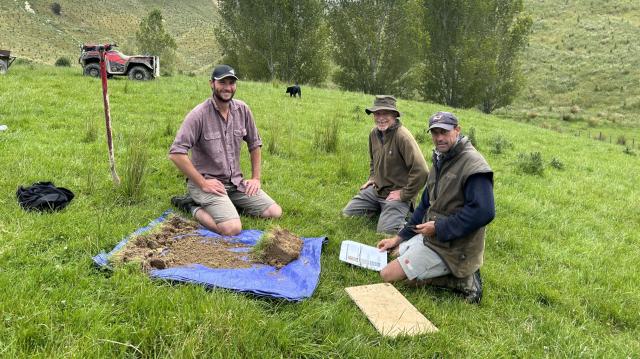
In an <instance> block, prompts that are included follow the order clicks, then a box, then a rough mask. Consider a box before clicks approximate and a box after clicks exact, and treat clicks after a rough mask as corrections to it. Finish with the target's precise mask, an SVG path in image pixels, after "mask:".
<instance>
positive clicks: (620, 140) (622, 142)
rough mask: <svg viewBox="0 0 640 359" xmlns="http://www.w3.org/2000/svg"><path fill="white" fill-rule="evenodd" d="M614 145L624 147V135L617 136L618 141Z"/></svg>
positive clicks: (625, 139) (625, 140)
mask: <svg viewBox="0 0 640 359" xmlns="http://www.w3.org/2000/svg"><path fill="white" fill-rule="evenodd" d="M616 143H617V144H619V145H623V146H624V145H626V144H627V138H626V137H625V136H624V135H620V136H618V140H617V141H616Z"/></svg>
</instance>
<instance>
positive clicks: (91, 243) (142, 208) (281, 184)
mask: <svg viewBox="0 0 640 359" xmlns="http://www.w3.org/2000/svg"><path fill="white" fill-rule="evenodd" d="M63 6H64V9H63V17H64V16H65V15H64V14H66V11H67V9H68V7H67V5H66V3H65V4H63ZM207 80H208V76H196V77H189V76H181V75H176V76H173V77H171V78H164V77H162V78H160V79H158V80H156V81H152V82H146V83H133V82H130V83H129V92H128V93H124V91H123V90H124V83H125V82H127V81H128V80H119V79H113V80H110V82H109V90H110V98H111V113H112V118H113V130H114V134H115V135H116V141H115V151H116V159H118V161H119V162H118V164H119V166H120V167H119V170H120V175H122V177H123V180H124V179H125V173H126V172H125V171H124V170H123V168H124V167H123V166H124V163H125V162H126V161H127V156H128V155H127V153H128V151H129V147H128V146H129V144H128V143H129V142H128V141H130V140H131V139H132V138H135V134H136V133H139V132H144V133H145V135H146V137H145V140H144V141H141V142H142V143H141V145H142V146H144V148H145V149H146V151H147V153H148V163H147V167H146V168H147V171H146V172H145V173H146V174H145V183H146V184H147V185H146V186H145V189H144V192H143V195H142V196H141V198H140V200H139V201H136V202H131V203H126V202H124V201H122V198H121V194H120V193H119V192H118V191H115V190H114V187H113V184H112V181H111V178H110V176H109V169H108V161H107V149H106V146H105V144H104V139H103V136H104V131H103V130H102V128H103V121H104V113H103V109H102V97H101V92H100V91H101V90H100V83H99V81H93V80H92V79H88V78H85V77H82V76H81V75H80V74H79V73H78V71H77V68H75V69H74V68H73V67H71V68H56V67H53V66H51V67H42V66H39V65H33V70H32V69H30V68H29V65H14V66H12V68H11V70H10V72H9V74H8V75H7V76H5V77H3V78H2V79H0V119H1V120H0V122H2V124H6V125H7V126H8V128H9V129H8V130H7V131H4V132H1V133H0V149H1V150H0V163H1V164H2V171H0V188H2V189H3V191H2V193H3V195H1V196H0V238H1V240H0V288H2V291H1V292H0V321H2V325H0V356H2V357H11V358H13V357H91V358H93V357H214V358H216V357H257V356H259V357H287V358H293V357H318V358H325V357H353V358H355V357H362V358H375V357H379V358H380V357H389V358H391V357H416V358H417V357H425V356H428V357H431V356H434V355H439V356H443V357H454V358H457V357H580V356H587V357H606V358H619V357H622V358H626V357H637V356H638V355H639V354H640V342H639V340H638V338H639V337H640V336H639V334H640V332H639V330H640V329H639V324H640V319H639V318H638V315H637V314H638V312H640V292H639V291H638V290H637V284H636V283H640V274H639V273H638V271H637V261H638V258H639V257H640V249H639V248H640V243H639V241H640V239H639V238H638V235H637V233H638V232H640V224H639V223H638V218H640V209H639V208H638V206H637V203H638V201H639V200H640V193H639V191H638V184H637V179H638V178H640V173H639V171H640V166H638V162H637V161H638V156H630V155H627V154H625V153H623V150H622V148H621V146H620V145H616V144H615V143H612V144H609V143H608V142H596V141H593V140H592V139H590V138H587V136H586V135H585V134H583V135H582V136H575V135H574V134H573V133H570V132H565V133H559V132H555V131H552V130H545V129H541V128H539V127H536V126H534V125H529V124H525V123H520V122H514V121H509V120H505V119H500V118H497V117H493V116H485V115H483V114H480V113H479V112H477V111H473V110H470V111H463V110H453V111H454V112H455V113H456V115H457V116H458V118H459V119H460V121H461V124H462V126H463V128H470V127H475V128H476V129H477V131H478V133H480V134H483V137H484V136H486V138H487V139H489V138H492V137H496V136H502V137H504V138H507V139H509V141H510V142H511V143H512V144H513V149H512V150H509V151H504V152H503V153H502V154H500V155H497V154H493V153H491V151H490V149H489V146H488V145H485V143H484V142H483V145H484V146H483V148H482V151H483V155H484V156H485V157H486V158H487V160H488V162H489V164H490V165H491V167H492V168H493V170H494V171H495V176H494V181H495V183H494V187H495V198H496V206H497V217H496V219H495V220H494V222H493V223H492V224H491V225H490V226H489V227H488V229H487V241H486V255H485V264H484V267H483V269H482V274H483V279H484V283H485V294H484V298H483V301H482V304H481V305H480V306H473V305H468V304H465V303H463V302H462V301H461V300H460V298H458V297H456V296H455V295H453V294H451V293H448V292H441V291H438V290H434V289H430V288H417V289H416V288H412V287H410V286H408V285H404V284H398V285H396V287H397V288H398V289H399V290H400V292H401V293H402V294H403V295H404V296H405V297H406V298H407V299H408V300H409V301H410V302H411V303H412V304H413V305H415V306H416V308H417V309H418V310H420V311H421V312H422V313H424V314H425V316H426V317H427V318H429V319H430V320H431V321H432V322H433V323H434V324H435V325H436V326H438V328H440V332H439V333H437V334H434V335H429V336H425V337H417V338H398V339H395V340H391V339H386V338H382V337H380V336H379V335H378V333H377V332H376V330H375V329H374V328H373V326H372V325H371V324H370V323H369V321H368V320H367V319H366V317H365V316H364V315H363V314H362V313H361V312H360V311H359V310H358V309H357V306H356V305H355V304H354V303H353V302H352V301H351V300H350V299H349V297H348V295H347V294H346V292H345V291H344V288H345V287H348V286H355V285H365V284H372V283H378V282H380V278H379V275H378V274H377V273H375V272H373V271H368V270H363V269H358V268H354V267H350V266H347V265H345V264H344V263H342V262H340V261H339V259H338V254H339V250H340V242H341V241H342V240H344V239H352V240H356V241H360V242H363V243H367V244H370V245H375V243H376V242H377V241H378V240H379V239H381V236H379V235H377V234H376V233H375V228H376V227H375V222H374V221H371V220H368V219H365V218H343V217H342V216H341V213H340V210H341V209H342V207H344V205H345V204H346V203H347V202H348V201H349V199H350V198H351V197H352V196H353V194H354V193H356V192H357V188H358V186H360V185H361V184H362V183H363V182H364V181H365V180H366V178H367V176H368V170H369V159H368V147H367V137H368V134H369V131H370V130H371V128H372V126H373V124H372V122H371V121H370V120H369V121H365V120H362V121H360V120H358V121H351V120H343V121H342V122H341V123H340V144H339V151H338V152H337V153H327V152H324V151H318V150H316V149H315V148H314V139H313V134H314V131H315V130H316V129H317V128H318V125H319V124H320V123H324V122H323V121H326V114H327V113H331V114H338V115H344V116H347V118H349V117H350V116H351V115H352V113H353V111H354V107H355V106H361V108H364V107H366V106H369V105H370V104H371V96H367V95H363V94H359V93H350V92H338V91H332V90H326V89H318V88H313V87H306V88H305V100H304V101H289V100H290V99H289V98H288V97H286V96H283V93H282V89H278V88H273V87H272V86H271V85H270V84H260V83H251V82H247V81H241V82H239V83H238V92H237V95H236V96H237V97H238V98H239V99H242V100H244V101H246V102H247V103H248V104H249V105H250V106H251V109H252V111H253V114H254V115H255V118H256V122H257V125H258V127H259V129H260V131H261V135H263V136H264V138H265V139H268V137H269V136H270V133H269V132H270V131H271V126H272V123H273V121H275V120H276V119H282V121H283V125H282V126H283V128H284V130H283V131H282V132H286V135H287V136H290V138H291V140H290V142H287V141H284V142H285V143H286V145H285V148H286V150H287V153H288V155H287V156H281V155H273V154H270V153H269V152H268V151H266V150H265V151H263V152H262V153H263V161H262V188H263V189H264V190H265V191H266V192H267V193H269V195H270V196H272V197H273V198H274V199H275V200H276V201H277V202H278V203H279V204H280V205H281V206H282V207H283V209H284V216H283V217H282V218H281V219H279V220H277V221H271V220H262V219H257V218H248V217H243V218H242V220H243V228H245V229H249V228H255V229H259V230H264V229H266V228H268V226H270V225H273V224H277V225H280V226H282V227H283V228H288V229H290V230H291V231H292V232H294V233H296V234H298V235H301V236H303V237H317V236H328V238H329V241H328V243H327V244H325V245H324V248H323V250H322V272H321V275H320V283H319V286H318V288H317V289H316V291H315V293H314V295H313V297H311V298H310V299H308V300H305V301H303V302H301V303H288V302H283V301H279V300H269V299H264V298H257V297H253V296H249V295H245V294H238V293H232V292H229V291H225V290H218V289H204V288H202V287H199V286H195V285H174V284H171V283H168V282H162V281H155V280H151V279H149V277H147V276H146V275H144V274H143V273H141V272H140V271H139V269H138V268H134V267H128V266H125V267H123V268H118V269H116V270H115V271H114V272H113V273H104V272H101V271H98V270H95V269H93V268H92V266H91V260H90V257H91V256H93V255H95V254H96V253H98V252H99V251H100V250H110V249H112V248H113V247H114V246H115V244H116V243H118V242H119V241H120V240H121V239H122V238H123V237H125V236H127V235H129V234H130V233H131V232H133V231H134V230H135V229H137V228H139V227H141V226H144V225H146V224H147V223H149V221H150V220H152V219H154V218H156V217H158V216H159V215H160V214H161V213H162V212H163V211H164V210H166V209H168V208H170V207H171V205H170V203H169V199H170V197H171V196H173V195H176V194H182V193H184V188H185V184H184V177H183V176H182V175H181V174H179V173H178V171H177V170H176V169H175V168H174V166H173V164H172V163H170V161H169V160H167V150H168V148H169V146H170V144H171V142H172V140H173V137H172V136H165V135H164V133H165V128H166V123H167V121H169V122H171V123H172V124H173V125H174V126H175V127H174V128H175V129H177V127H178V126H179V124H180V122H181V121H182V119H183V118H184V116H185V115H186V114H187V113H188V112H189V111H190V110H191V109H192V108H193V107H194V106H196V105H197V104H199V103H201V102H202V101H203V100H204V99H205V98H207V97H209V96H210V95H211V92H210V89H209V87H208V84H207ZM398 106H399V108H400V110H401V111H402V113H403V124H404V125H405V126H407V128H408V129H409V130H410V131H411V132H412V133H417V132H418V131H420V130H422V129H423V128H424V127H425V118H426V117H427V116H428V115H430V114H432V113H434V112H437V111H438V110H451V109H447V108H443V107H441V106H437V105H433V104H427V103H421V102H413V101H404V100H400V101H399V103H398ZM581 107H582V108H583V109H584V108H585V107H584V106H583V105H581ZM584 111H586V109H585V110H584ZM541 117H542V115H541ZM362 118H363V119H366V117H365V116H364V115H363V116H362ZM89 119H93V120H95V121H96V124H99V125H98V129H99V130H98V136H99V137H100V139H98V140H97V141H94V142H89V143H86V142H84V141H83V138H84V132H85V131H86V130H85V126H86V125H85V124H86V122H87V121H88V120H89ZM591 135H592V136H593V133H592V134H591ZM420 146H421V148H422V150H423V153H424V154H425V155H426V156H427V158H430V153H431V149H432V145H431V144H430V143H429V142H428V141H427V142H425V143H423V144H421V145H420ZM534 151H538V152H540V153H542V154H544V155H545V156H549V157H550V158H551V157H552V156H553V157H557V158H558V159H561V160H562V162H563V163H564V165H565V166H564V170H562V171H556V170H549V171H547V172H546V173H545V175H544V176H543V177H540V176H531V175H524V174H522V173H521V172H520V171H519V170H518V168H517V167H515V166H514V161H515V160H516V158H517V155H518V154H519V153H527V154H528V153H531V152H534ZM241 165H242V169H243V172H244V173H245V174H247V173H250V166H249V157H248V155H247V154H246V150H243V154H242V158H241ZM337 174H340V176H338V175H337ZM88 176H91V181H90V183H91V184H90V183H88V182H89V180H88V178H89V177H88ZM39 180H52V181H53V182H54V183H55V184H56V185H58V186H63V187H67V188H69V189H71V190H72V191H74V193H76V198H75V199H74V200H73V202H71V204H70V205H69V206H68V207H67V208H65V209H64V210H63V211H62V212H59V213H52V214H43V215H39V214H34V213H27V212H24V211H23V210H21V209H20V207H19V205H18V203H17V201H16V200H15V197H14V193H15V189H16V188H17V186H18V185H20V184H31V183H33V182H36V181H39ZM436 353H437V354H436Z"/></svg>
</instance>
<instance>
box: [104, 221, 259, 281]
mask: <svg viewBox="0 0 640 359" xmlns="http://www.w3.org/2000/svg"><path fill="white" fill-rule="evenodd" d="M197 228H198V224H197V223H196V222H193V221H188V220H185V219H183V218H181V217H179V216H171V217H169V218H167V220H165V221H164V222H162V223H161V224H160V225H158V227H156V228H154V230H152V231H151V232H150V233H147V234H143V235H140V236H138V237H135V238H131V239H130V240H129V242H128V243H127V244H126V245H125V246H124V248H123V249H122V250H120V251H119V252H117V253H116V254H114V256H113V257H114V260H115V261H116V262H121V263H127V262H141V264H142V268H143V270H146V271H148V270H151V269H165V268H172V267H182V266H185V265H188V264H194V263H197V264H202V265H204V266H207V267H210V268H249V267H251V266H252V265H253V263H252V262H251V261H248V260H247V259H246V257H247V253H246V251H245V252H236V251H234V249H238V248H248V247H249V246H247V245H245V244H242V243H234V242H232V241H228V240H225V239H223V238H212V237H203V236H200V235H198V234H196V233H195V230H196V229H197Z"/></svg>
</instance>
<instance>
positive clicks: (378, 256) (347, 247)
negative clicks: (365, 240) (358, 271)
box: [340, 240, 387, 272]
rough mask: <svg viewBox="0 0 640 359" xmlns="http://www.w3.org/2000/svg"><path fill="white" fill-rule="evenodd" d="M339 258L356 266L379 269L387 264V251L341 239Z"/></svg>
mask: <svg viewBox="0 0 640 359" xmlns="http://www.w3.org/2000/svg"><path fill="white" fill-rule="evenodd" d="M340 260H341V261H343V262H347V263H350V264H353V265H355V266H358V267H362V268H367V269H372V270H375V271H378V272H379V271H380V270H382V268H384V267H385V266H386V265H387V251H383V252H380V251H379V250H378V248H376V247H372V246H368V245H366V244H362V243H358V242H354V241H349V240H347V241H342V244H341V245H340Z"/></svg>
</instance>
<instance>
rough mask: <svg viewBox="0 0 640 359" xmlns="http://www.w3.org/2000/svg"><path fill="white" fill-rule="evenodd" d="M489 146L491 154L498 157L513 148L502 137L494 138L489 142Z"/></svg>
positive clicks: (509, 142)
mask: <svg viewBox="0 0 640 359" xmlns="http://www.w3.org/2000/svg"><path fill="white" fill-rule="evenodd" d="M489 146H490V150H489V151H491V153H493V154H496V155H499V154H502V153H503V152H504V151H505V150H508V149H510V148H513V144H512V143H511V141H509V140H508V139H506V138H504V137H502V136H496V137H493V138H491V139H490V140H489Z"/></svg>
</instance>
